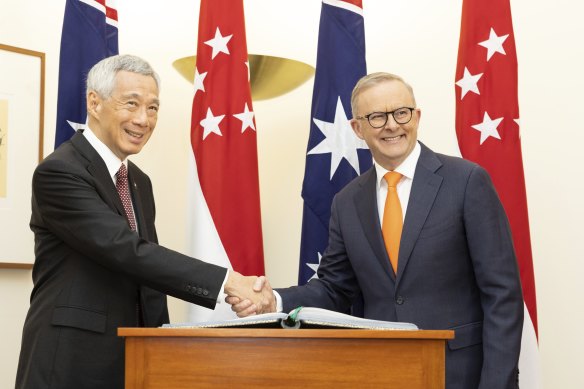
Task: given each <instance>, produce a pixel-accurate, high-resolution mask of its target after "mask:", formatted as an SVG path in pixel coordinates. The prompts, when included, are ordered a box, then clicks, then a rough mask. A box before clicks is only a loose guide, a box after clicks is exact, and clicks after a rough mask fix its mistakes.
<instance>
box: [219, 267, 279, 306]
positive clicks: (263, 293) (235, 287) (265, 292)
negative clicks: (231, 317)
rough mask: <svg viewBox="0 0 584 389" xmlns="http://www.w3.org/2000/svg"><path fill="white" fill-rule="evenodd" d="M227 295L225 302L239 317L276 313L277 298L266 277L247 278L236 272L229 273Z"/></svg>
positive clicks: (226, 284)
mask: <svg viewBox="0 0 584 389" xmlns="http://www.w3.org/2000/svg"><path fill="white" fill-rule="evenodd" d="M225 294H227V297H226V298H225V302H227V303H229V304H230V305H231V310H232V311H233V312H235V313H236V314H237V316H238V317H245V316H249V315H255V314H257V313H268V312H276V296H275V295H274V292H273V291H272V287H271V286H270V283H269V282H268V280H267V279H266V278H265V277H264V276H261V277H256V276H251V277H246V276H243V275H241V274H240V273H238V272H236V271H229V276H228V277H227V282H226V283H225Z"/></svg>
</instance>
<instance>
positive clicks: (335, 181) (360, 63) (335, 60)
mask: <svg viewBox="0 0 584 389" xmlns="http://www.w3.org/2000/svg"><path fill="white" fill-rule="evenodd" d="M366 72H367V67H366V63H365V32H364V25H363V6H362V1H361V0H347V1H340V0H323V2H322V9H321V13H320V27H319V32H318V53H317V58H316V75H315V78H314V90H313V93H312V110H311V119H310V135H309V139H308V148H307V155H306V168H305V172H304V183H303V185H302V198H303V199H304V211H303V214H302V236H301V243H300V269H299V272H298V284H299V285H302V284H305V283H306V282H308V281H309V280H310V279H311V278H316V277H317V275H316V270H317V268H318V265H319V263H320V258H321V256H322V255H323V253H324V250H325V249H326V247H327V243H328V226H329V218H330V208H331V203H332V199H333V197H334V195H335V194H336V193H337V192H338V191H339V190H341V189H342V188H343V187H344V186H345V185H346V184H347V183H348V182H349V181H351V180H352V179H353V178H355V177H356V176H357V175H359V174H361V173H363V172H364V171H366V170H367V169H369V168H370V167H371V165H372V159H371V153H370V152H369V150H368V149H367V146H366V145H365V143H364V142H363V141H361V140H360V139H359V138H357V136H356V135H355V134H354V132H353V130H352V129H351V125H350V123H349V121H350V119H351V118H352V114H351V92H352V90H353V87H354V86H355V84H356V83H357V81H358V80H359V79H360V78H361V77H363V76H364V75H365V74H366Z"/></svg>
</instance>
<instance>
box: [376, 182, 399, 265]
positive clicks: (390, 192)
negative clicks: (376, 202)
mask: <svg viewBox="0 0 584 389" xmlns="http://www.w3.org/2000/svg"><path fill="white" fill-rule="evenodd" d="M383 178H384V179H385V181H387V198H386V199H385V209H384V210H383V223H382V225H381V231H382V233H383V240H384V242H385V249H386V250H387V253H388V254H389V261H390V262H391V267H393V271H394V272H395V274H397V257H398V254H399V241H400V239H401V233H402V226H403V218H402V209H401V204H400V202H399V197H397V188H396V186H397V183H398V182H399V180H400V179H401V178H402V175H401V174H399V173H397V172H388V173H386V174H385V176H383Z"/></svg>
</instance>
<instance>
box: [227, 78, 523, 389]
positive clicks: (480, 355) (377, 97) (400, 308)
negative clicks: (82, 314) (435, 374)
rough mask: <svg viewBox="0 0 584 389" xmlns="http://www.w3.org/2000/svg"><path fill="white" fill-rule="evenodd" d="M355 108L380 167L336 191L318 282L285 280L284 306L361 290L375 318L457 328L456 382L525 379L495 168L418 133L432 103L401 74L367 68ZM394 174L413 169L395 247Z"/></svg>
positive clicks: (517, 294) (400, 191)
mask: <svg viewBox="0 0 584 389" xmlns="http://www.w3.org/2000/svg"><path fill="white" fill-rule="evenodd" d="M351 105H352V109H353V117H354V119H352V120H351V125H352V127H353V130H354V131H355V134H357V136H358V137H359V138H361V139H363V140H365V142H366V143H367V145H368V146H369V149H370V150H371V153H372V155H373V158H374V160H375V166H374V167H372V168H371V170H369V171H367V172H366V173H364V174H363V175H361V176H360V177H357V178H356V179H355V180H353V181H352V182H351V183H349V184H348V185H347V186H346V187H345V188H344V189H343V190H342V191H340V192H339V193H338V194H337V196H336V197H335V199H334V201H333V204H332V210H331V220H330V227H329V228H330V233H329V245H328V248H327V250H326V252H325V254H324V256H323V257H322V260H321V263H320V266H319V268H318V272H317V274H318V279H313V280H311V281H310V282H309V283H308V284H306V285H304V286H298V287H292V288H287V289H277V290H276V298H277V299H278V308H279V309H280V310H283V311H285V312H287V311H290V310H291V309H293V308H295V307H297V306H300V305H304V306H316V307H321V308H326V309H331V310H336V311H346V310H347V309H348V307H350V305H351V303H352V300H353V298H354V297H355V296H357V295H358V294H361V295H362V297H363V303H364V307H363V308H364V316H365V317H366V318H369V319H378V320H387V321H403V322H411V323H415V324H417V325H418V326H419V327H420V328H422V329H451V330H454V331H455V339H453V340H450V341H448V345H447V347H446V387H447V388H449V389H455V388H456V389H471V388H481V389H503V388H516V387H517V379H518V369H517V364H518V358H519V350H520V344H521V332H522V324H523V299H522V294H521V286H520V281H519V274H518V269H517V264H516V259H515V254H514V249H513V242H512V238H511V232H510V229H509V225H508V222H507V218H506V215H505V212H504V210H503V207H502V205H501V203H500V201H499V198H498V196H497V193H496V192H495V189H494V187H493V185H492V183H491V180H490V178H489V176H488V174H487V173H486V172H485V170H483V169H482V168H481V167H480V166H478V165H476V164H474V163H471V162H469V161H466V160H463V159H461V158H454V157H449V156H446V155H442V154H437V153H434V152H433V151H432V150H430V149H429V148H428V147H426V146H424V145H423V144H421V143H419V142H418V141H417V130H418V124H419V120H420V113H421V112H420V109H419V108H416V102H415V99H414V94H413V91H412V88H411V87H410V86H409V85H408V84H407V83H405V82H404V81H403V80H402V79H401V78H400V77H397V76H395V75H391V74H388V73H374V74H371V75H368V76H365V77H364V78H363V79H361V80H360V81H359V82H358V83H357V85H356V86H355V89H354V91H353V95H352V99H351ZM393 171H395V172H397V173H400V174H401V178H400V179H399V182H398V184H397V195H398V197H399V203H400V205H401V209H402V210H403V216H402V217H401V220H400V221H403V227H402V228H403V229H402V232H401V239H400V237H399V236H398V239H397V243H392V244H388V242H387V241H388V240H389V239H387V238H386V239H384V236H385V231H384V230H385V224H384V222H383V220H384V214H385V213H386V208H385V206H384V204H385V203H386V196H387V195H386V194H387V192H388V182H386V180H385V179H384V176H385V175H386V173H388V172H393ZM387 212H394V209H393V208H390V210H388V211H387ZM398 212H401V211H399V210H398ZM382 225H383V228H382ZM396 246H397V247H396ZM392 252H395V256H397V261H395V262H396V264H395V265H396V266H395V269H396V271H395V270H394V269H393V267H392V265H391V264H390V257H391V256H392ZM397 253H399V254H397ZM391 259H392V260H391V262H393V258H391ZM227 300H228V302H230V303H233V304H235V305H234V307H233V309H234V310H235V311H238V312H239V315H246V314H247V313H248V312H246V308H247V306H248V302H245V301H243V302H239V301H240V300H239V299H237V298H231V297H228V298H227Z"/></svg>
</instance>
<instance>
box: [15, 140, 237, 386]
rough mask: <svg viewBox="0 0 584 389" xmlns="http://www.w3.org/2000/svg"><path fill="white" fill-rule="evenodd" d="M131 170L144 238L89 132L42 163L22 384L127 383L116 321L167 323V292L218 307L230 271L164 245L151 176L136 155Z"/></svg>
mask: <svg viewBox="0 0 584 389" xmlns="http://www.w3.org/2000/svg"><path fill="white" fill-rule="evenodd" d="M128 171H129V173H128V175H129V183H130V190H131V194H132V199H133V204H134V209H135V213H136V219H137V223H138V228H139V234H140V236H138V234H136V233H135V232H133V231H131V230H130V228H129V226H128V222H127V219H126V216H125V213H124V208H123V206H122V203H121V200H120V198H119V196H118V193H117V191H116V188H115V186H114V183H113V181H112V179H111V177H110V175H109V173H108V171H107V168H106V165H105V163H104V162H103V160H102V159H101V157H100V156H99V155H98V154H97V152H96V151H95V150H94V149H93V147H91V145H90V144H89V142H88V141H87V140H86V139H85V137H84V136H83V135H82V134H80V133H78V134H75V135H74V136H73V138H72V139H71V140H70V141H69V142H66V143H64V144H63V145H62V146H61V147H59V148H58V149H57V150H56V151H55V152H54V153H52V154H51V155H50V156H49V157H47V158H46V159H45V160H44V161H43V162H42V163H41V164H40V165H39V166H38V167H37V169H36V171H35V173H34V176H33V182H32V186H33V189H32V217H31V222H30V226H31V229H32V230H33V232H34V236H35V255H36V259H35V263H34V267H33V281H34V288H33V291H32V295H31V305H30V308H29V311H28V315H27V317H26V321H25V324H24V330H23V339H22V347H21V352H20V360H19V366H18V372H17V379H16V387H17V388H34V389H39V388H100V389H101V388H108V389H109V388H123V386H124V343H123V342H124V340H123V339H122V338H119V337H118V336H117V328H118V327H135V326H137V325H138V324H139V320H138V312H139V311H141V314H142V321H143V323H144V325H145V326H149V327H156V326H160V325H162V324H163V323H167V322H168V311H167V306H166V296H165V294H170V295H173V296H175V297H178V298H181V299H183V300H187V301H190V302H193V303H195V304H199V305H202V306H205V307H209V308H213V307H215V303H216V300H217V297H218V295H219V293H220V288H221V284H222V282H223V280H224V278H225V274H226V269H224V268H221V267H218V266H215V265H211V264H207V263H204V262H201V261H199V260H196V259H193V258H189V257H187V256H184V255H182V254H179V253H177V252H174V251H171V250H168V249H166V248H164V247H161V246H159V245H157V244H156V241H157V237H156V229H155V227H154V217H155V208H154V199H153V195H152V185H151V183H150V179H149V178H148V176H146V175H145V174H144V173H143V172H142V171H141V170H140V169H138V167H136V165H134V164H133V163H131V162H129V163H128ZM138 306H139V307H140V309H139V310H138V309H137V308H138Z"/></svg>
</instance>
